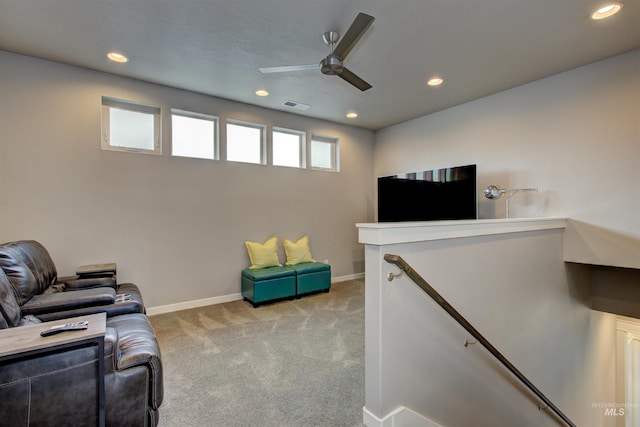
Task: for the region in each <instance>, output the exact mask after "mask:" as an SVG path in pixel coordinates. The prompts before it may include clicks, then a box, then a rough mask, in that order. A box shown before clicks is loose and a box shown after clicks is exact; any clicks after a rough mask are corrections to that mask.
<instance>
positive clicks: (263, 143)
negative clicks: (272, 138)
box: [225, 119, 267, 165]
mask: <svg viewBox="0 0 640 427" xmlns="http://www.w3.org/2000/svg"><path fill="white" fill-rule="evenodd" d="M226 122H227V129H228V126H229V125H234V126H244V127H248V128H254V129H258V130H259V131H260V162H259V163H255V162H245V161H242V160H233V159H229V132H227V133H226V134H227V138H226V141H225V143H226V159H225V160H227V161H229V162H234V163H247V164H250V165H266V164H267V138H266V136H267V126H266V125H263V124H260V123H252V122H245V121H242V120H236V119H227V121H226Z"/></svg>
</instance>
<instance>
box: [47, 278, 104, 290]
mask: <svg viewBox="0 0 640 427" xmlns="http://www.w3.org/2000/svg"><path fill="white" fill-rule="evenodd" d="M63 279H64V281H63ZM58 283H64V290H65V292H66V291H77V290H79V289H87V288H103V287H109V288H113V289H115V288H116V278H115V277H114V276H111V277H89V278H78V277H65V278H60V279H58Z"/></svg>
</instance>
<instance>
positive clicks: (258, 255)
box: [244, 236, 282, 269]
mask: <svg viewBox="0 0 640 427" xmlns="http://www.w3.org/2000/svg"><path fill="white" fill-rule="evenodd" d="M244 245H245V246H246V247H247V252H249V260H250V261H251V266H250V267H249V268H251V269H253V268H264V267H274V266H282V264H280V260H279V259H278V238H277V237H276V236H273V237H270V238H268V239H267V240H266V241H265V242H264V243H258V242H249V241H246V242H244Z"/></svg>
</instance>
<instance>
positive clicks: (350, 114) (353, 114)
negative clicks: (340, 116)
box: [347, 113, 358, 119]
mask: <svg viewBox="0 0 640 427" xmlns="http://www.w3.org/2000/svg"><path fill="white" fill-rule="evenodd" d="M347 117H348V118H350V119H355V118H356V117H358V113H347Z"/></svg>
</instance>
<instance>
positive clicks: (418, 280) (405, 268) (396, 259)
mask: <svg viewBox="0 0 640 427" xmlns="http://www.w3.org/2000/svg"><path fill="white" fill-rule="evenodd" d="M384 260H385V261H387V262H388V263H390V264H394V265H395V266H396V267H398V268H399V269H400V270H401V273H400V274H393V273H389V274H388V275H387V280H388V281H392V280H393V279H394V278H395V277H398V276H400V275H402V273H405V274H406V275H407V277H409V278H410V279H411V280H412V281H413V282H414V283H415V284H416V285H418V287H420V288H421V289H422V290H423V291H424V292H426V293H427V295H429V296H430V297H431V298H432V299H433V300H434V301H435V302H436V303H438V305H439V306H440V307H442V308H443V309H444V310H445V311H446V312H447V313H449V315H450V316H451V317H453V318H454V319H455V320H456V321H457V322H458V323H459V324H460V326H462V327H463V328H464V329H466V330H467V332H469V333H470V334H471V335H472V336H473V337H474V338H475V339H476V340H477V341H478V342H480V344H482V346H483V347H484V348H486V349H487V350H488V351H489V353H491V354H492V355H493V356H494V357H495V358H496V359H498V361H499V362H500V363H502V365H504V366H505V367H506V368H507V369H508V370H509V371H510V372H511V373H512V374H513V375H515V376H516V378H518V379H519V380H520V382H522V383H523V384H524V385H525V386H526V387H527V388H528V389H529V390H531V391H532V392H533V393H534V394H535V395H536V396H537V397H538V398H539V399H540V400H542V401H543V402H544V404H545V405H546V408H545V407H542V406H539V407H538V409H547V408H548V409H551V410H552V411H553V412H554V413H555V414H556V415H557V416H558V417H559V418H560V419H561V420H562V421H564V422H565V423H566V424H567V425H568V426H571V427H575V424H574V423H573V422H572V421H571V420H570V419H569V417H567V416H566V415H565V414H564V413H563V412H562V411H561V410H560V409H559V408H558V407H557V406H556V405H555V404H554V403H553V402H551V400H549V398H548V397H547V396H545V395H544V393H542V392H541V391H540V390H539V389H538V388H537V387H536V386H535V385H533V383H531V381H529V379H528V378H527V377H525V376H524V374H523V373H522V372H520V371H519V370H518V369H517V368H516V367H515V366H514V365H513V364H512V363H511V362H509V360H508V359H507V358H506V357H504V356H503V355H502V353H500V352H499V351H498V350H497V349H496V348H495V347H494V346H493V345H492V344H491V343H490V342H489V341H488V340H487V339H486V338H485V337H484V336H482V334H481V333H480V332H478V331H477V330H476V328H474V327H473V326H472V325H471V323H469V322H468V321H467V320H466V319H465V318H464V317H463V316H462V315H461V314H460V313H459V312H458V311H457V310H456V309H455V308H453V307H452V306H451V304H449V303H448V302H447V300H445V299H444V298H443V297H442V296H441V295H440V294H439V293H438V292H437V291H436V290H435V289H433V287H431V285H429V283H428V282H427V281H426V280H424V279H423V278H422V276H420V275H419V274H418V273H417V272H416V271H415V270H414V269H413V268H412V267H411V266H410V265H409V264H408V263H407V262H406V261H405V260H404V259H402V257H400V256H399V255H391V254H385V255H384ZM467 344H468V341H467V342H465V346H466V345H467Z"/></svg>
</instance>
